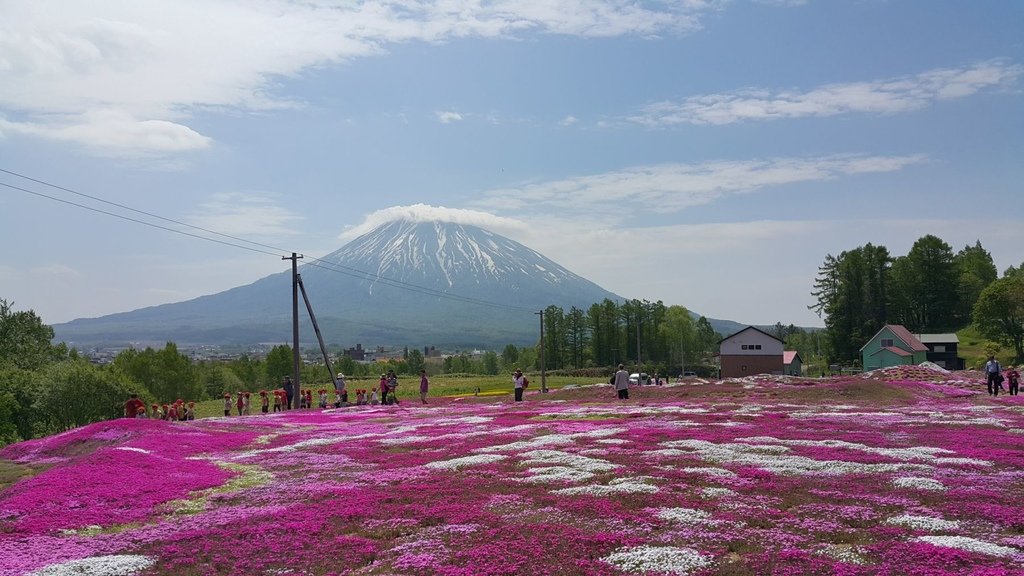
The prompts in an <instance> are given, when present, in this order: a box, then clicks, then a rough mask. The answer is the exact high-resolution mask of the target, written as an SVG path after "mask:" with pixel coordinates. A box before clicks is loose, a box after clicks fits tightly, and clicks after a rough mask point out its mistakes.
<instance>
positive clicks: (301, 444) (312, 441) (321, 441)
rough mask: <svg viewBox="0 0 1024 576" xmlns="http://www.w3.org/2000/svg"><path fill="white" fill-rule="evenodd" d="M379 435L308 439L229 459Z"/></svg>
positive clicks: (236, 455) (378, 435)
mask: <svg viewBox="0 0 1024 576" xmlns="http://www.w3.org/2000/svg"><path fill="white" fill-rule="evenodd" d="M380 436H381V435H380V434H357V435H355V436H344V437H343V436H333V437H330V438H310V439H309V440H303V441H301V442H296V443H295V444H287V445H285V446H278V447H277V448H261V449H259V450H248V451H245V452H239V453H237V454H235V455H234V456H232V457H231V459H232V460H242V459H245V458H250V457H252V456H261V455H264V454H268V453H273V452H294V451H296V450H302V449H303V448H313V447H317V446H329V445H331V444H340V443H342V442H351V441H353V440H363V439H365V438H379V437H380Z"/></svg>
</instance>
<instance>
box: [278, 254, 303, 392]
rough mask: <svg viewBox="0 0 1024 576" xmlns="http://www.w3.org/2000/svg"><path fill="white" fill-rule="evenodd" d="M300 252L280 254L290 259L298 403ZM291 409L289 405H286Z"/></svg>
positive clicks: (299, 387) (294, 365)
mask: <svg viewBox="0 0 1024 576" xmlns="http://www.w3.org/2000/svg"><path fill="white" fill-rule="evenodd" d="M300 259H302V255H301V254H296V253H295V252H292V255H291V256H282V257H281V260H291V261H292V389H293V390H294V392H293V394H292V398H293V399H295V400H296V405H298V394H299V393H300V392H301V391H302V387H301V386H300V385H299V371H300V370H299V369H300V368H301V365H302V358H301V356H300V355H299V260H300ZM288 408H289V409H291V405H289V406H288Z"/></svg>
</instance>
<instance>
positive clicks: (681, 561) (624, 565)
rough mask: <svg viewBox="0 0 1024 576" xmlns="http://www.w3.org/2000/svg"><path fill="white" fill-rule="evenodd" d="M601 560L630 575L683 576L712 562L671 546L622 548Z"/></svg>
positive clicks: (684, 549)
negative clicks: (660, 575) (672, 575)
mask: <svg viewBox="0 0 1024 576" xmlns="http://www.w3.org/2000/svg"><path fill="white" fill-rule="evenodd" d="M602 560H603V561H604V562H606V563H608V564H611V565H612V566H614V567H616V568H618V569H619V570H622V571H623V572H629V573H632V574H641V573H648V572H654V573H658V574H674V575H677V576H685V575H687V574H689V573H691V572H693V571H694V570H700V569H701V568H707V567H708V566H710V565H711V563H712V560H711V558H710V557H708V556H704V555H703V554H701V553H699V552H697V551H696V550H691V549H689V548H675V547H673V546H637V547H635V548H622V549H619V550H617V551H615V552H613V553H612V554H610V555H609V556H606V557H605V558H602Z"/></svg>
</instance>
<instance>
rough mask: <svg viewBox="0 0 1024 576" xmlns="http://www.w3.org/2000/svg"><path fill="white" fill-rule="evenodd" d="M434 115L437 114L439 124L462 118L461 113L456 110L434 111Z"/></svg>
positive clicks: (457, 120)
mask: <svg viewBox="0 0 1024 576" xmlns="http://www.w3.org/2000/svg"><path fill="white" fill-rule="evenodd" d="M434 115H435V116H437V119H438V120H439V121H440V122H441V124H450V123H452V122H459V121H460V120H462V118H463V117H462V114H459V113H458V112H434Z"/></svg>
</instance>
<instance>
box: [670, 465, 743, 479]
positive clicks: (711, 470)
mask: <svg viewBox="0 0 1024 576" xmlns="http://www.w3.org/2000/svg"><path fill="white" fill-rule="evenodd" d="M680 470H682V471H683V472H689V473H690V474H706V475H708V476H717V477H719V478H735V477H736V476H737V474H736V473H735V472H733V471H732V470H726V469H725V468H715V467H712V466H691V467H688V468H680Z"/></svg>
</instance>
